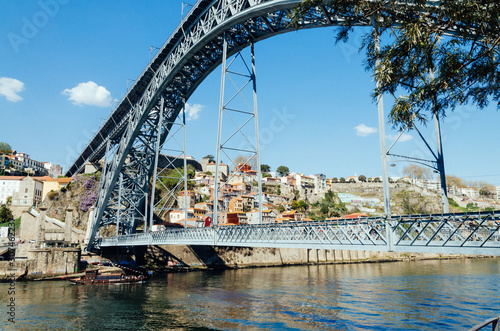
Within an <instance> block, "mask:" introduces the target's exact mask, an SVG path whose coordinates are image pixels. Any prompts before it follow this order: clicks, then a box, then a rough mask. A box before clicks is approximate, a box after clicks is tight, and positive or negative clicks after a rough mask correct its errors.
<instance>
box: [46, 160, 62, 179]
mask: <svg viewBox="0 0 500 331" xmlns="http://www.w3.org/2000/svg"><path fill="white" fill-rule="evenodd" d="M42 164H43V167H44V168H45V170H46V171H47V174H48V175H49V176H50V177H52V178H57V177H58V176H61V175H62V167H61V166H60V165H59V164H53V163H51V162H42Z"/></svg>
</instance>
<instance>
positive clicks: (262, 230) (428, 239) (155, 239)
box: [98, 212, 500, 255]
mask: <svg viewBox="0 0 500 331" xmlns="http://www.w3.org/2000/svg"><path fill="white" fill-rule="evenodd" d="M499 229H500V212H488V213H474V214H458V215H451V214H450V215H422V216H398V217H397V218H392V219H391V220H384V219H382V218H365V219H360V220H336V221H320V222H298V223H286V224H262V225H235V226H219V227H217V226H215V227H204V228H187V229H169V230H165V231H154V232H148V233H136V234H132V235H126V236H118V237H106V238H100V239H99V240H98V245H99V246H101V247H109V246H140V245H210V246H235V247H276V248H319V249H344V250H367V251H395V252H417V253H442V254H470V255H500V230H499Z"/></svg>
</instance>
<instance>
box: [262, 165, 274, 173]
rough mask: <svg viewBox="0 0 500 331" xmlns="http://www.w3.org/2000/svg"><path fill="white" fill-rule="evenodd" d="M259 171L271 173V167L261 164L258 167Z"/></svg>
mask: <svg viewBox="0 0 500 331" xmlns="http://www.w3.org/2000/svg"><path fill="white" fill-rule="evenodd" d="M260 171H262V172H269V171H271V167H270V166H268V165H267V164H261V165H260Z"/></svg>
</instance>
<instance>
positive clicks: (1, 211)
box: [0, 205, 13, 223]
mask: <svg viewBox="0 0 500 331" xmlns="http://www.w3.org/2000/svg"><path fill="white" fill-rule="evenodd" d="M12 218H13V216H12V212H11V211H10V209H9V208H8V207H7V206H5V205H2V206H1V207H0V223H5V222H9V221H10V220H12Z"/></svg>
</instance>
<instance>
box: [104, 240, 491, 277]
mask: <svg viewBox="0 0 500 331" xmlns="http://www.w3.org/2000/svg"><path fill="white" fill-rule="evenodd" d="M134 254H135V255H134V257H135V259H136V261H137V262H138V263H139V264H140V265H143V266H145V267H146V268H147V269H149V270H153V271H156V272H159V271H161V272H177V271H190V270H207V269H208V270H211V269H238V268H256V267H282V266H294V265H319V264H348V263H383V262H396V261H418V260H441V259H469V258H484V257H489V256H477V255H457V254H430V253H397V252H376V251H351V250H333V249H305V248H263V247H219V246H217V247H215V246H188V245H176V246H173V245H162V246H147V247H142V248H139V247H136V249H135V252H134ZM103 256H105V257H106V258H109V259H111V260H115V261H119V260H121V259H123V258H124V256H123V255H122V254H121V252H120V251H119V250H116V249H109V250H104V251H103Z"/></svg>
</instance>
